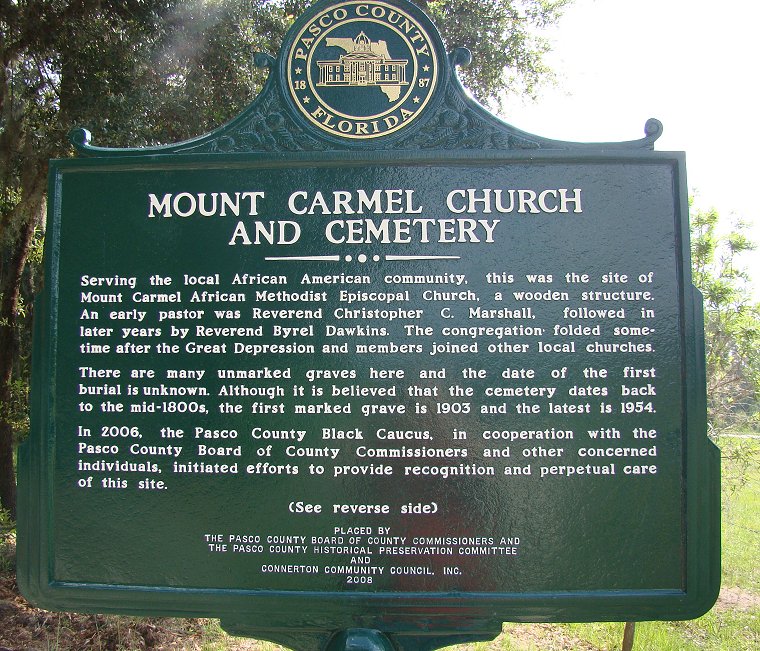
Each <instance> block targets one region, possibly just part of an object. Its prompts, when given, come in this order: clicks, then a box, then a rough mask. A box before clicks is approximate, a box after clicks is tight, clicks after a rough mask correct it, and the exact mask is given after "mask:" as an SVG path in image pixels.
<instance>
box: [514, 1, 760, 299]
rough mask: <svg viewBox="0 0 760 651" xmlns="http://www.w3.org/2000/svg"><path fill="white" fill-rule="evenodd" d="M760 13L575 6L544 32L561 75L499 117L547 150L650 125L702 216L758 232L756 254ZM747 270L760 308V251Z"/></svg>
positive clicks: (653, 4) (731, 7)
mask: <svg viewBox="0 0 760 651" xmlns="http://www.w3.org/2000/svg"><path fill="white" fill-rule="evenodd" d="M759 30H760V2H758V1H757V0H721V1H720V2H716V1H715V0H575V2H574V3H573V4H572V5H571V6H570V7H568V8H567V9H566V10H565V13H564V16H563V18H562V19H561V20H560V21H559V23H558V24H557V25H556V26H554V27H552V28H550V29H549V30H545V31H544V32H542V35H544V36H545V37H546V38H548V39H549V41H550V43H551V44H552V50H553V51H552V53H551V54H550V55H549V56H548V58H547V63H549V65H550V66H551V68H552V69H553V70H554V71H555V74H556V75H557V83H556V85H555V86H554V87H544V88H543V89H542V90H541V91H540V92H539V96H538V99H537V101H536V102H531V101H530V100H521V99H519V98H518V99H514V98H511V97H510V98H509V99H508V101H507V103H506V104H505V108H504V110H503V111H502V112H501V115H500V117H502V118H503V119H504V120H505V121H507V122H508V123H510V124H512V125H513V126H515V127H517V128H519V129H522V130H524V131H528V132H530V133H534V134H537V135H540V136H544V137H548V138H556V139H559V140H571V141H580V142H596V141H598V142H604V141H622V140H634V139H637V138H641V137H643V136H644V124H645V122H646V121H647V119H648V118H650V117H654V118H657V119H658V120H660V121H661V122H662V123H663V125H664V131H663V135H662V136H661V137H660V139H659V140H658V141H657V143H656V144H655V149H656V150H657V151H685V152H686V169H687V180H688V186H689V189H690V193H691V194H694V195H695V197H696V203H697V206H698V207H701V208H710V207H715V208H717V209H718V211H719V212H720V214H721V217H724V218H726V220H728V219H727V218H728V217H729V216H731V215H735V216H736V217H741V218H742V219H743V220H744V221H746V222H748V223H750V224H751V229H750V231H749V234H750V236H751V237H752V239H753V240H754V241H755V242H756V243H758V245H760V195H759V193H758V190H760V178H758V173H757V170H758V167H760V162H759V161H760V131H758V120H759V114H760V107H759V106H758V105H759V104H760V101H759V98H760V75H758V66H760V31H759ZM744 263H745V264H746V265H747V267H748V268H749V270H750V273H751V274H752V277H753V279H754V288H755V295H756V297H757V298H758V300H760V251H755V252H753V253H751V254H747V255H746V256H745V257H744Z"/></svg>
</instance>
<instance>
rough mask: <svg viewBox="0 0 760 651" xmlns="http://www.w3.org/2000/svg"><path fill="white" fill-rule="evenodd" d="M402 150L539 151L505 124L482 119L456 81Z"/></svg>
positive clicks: (536, 146)
mask: <svg viewBox="0 0 760 651" xmlns="http://www.w3.org/2000/svg"><path fill="white" fill-rule="evenodd" d="M403 146H404V147H409V146H413V147H416V148H421V149H445V150H453V149H460V150H474V149H475V150H476V149H490V150H505V149H538V148H540V147H541V144H540V142H539V141H538V140H532V139H530V138H526V137H522V136H520V135H518V134H516V133H513V132H511V131H510V130H509V129H508V126H507V125H502V124H499V123H496V122H495V121H494V120H489V119H487V118H486V117H485V113H484V111H483V110H482V109H481V110H480V111H478V110H476V109H475V108H473V106H471V105H470V103H469V102H468V101H466V100H465V99H464V96H463V95H462V93H461V91H460V89H459V88H458V82H454V83H449V85H448V88H447V90H446V96H445V99H444V101H443V103H442V104H441V106H440V107H438V110H437V111H436V113H435V114H434V115H433V116H431V118H430V119H429V120H428V121H427V123H426V124H425V125H424V126H423V127H422V128H421V129H420V130H419V131H418V132H417V133H416V134H415V135H414V136H413V137H412V138H410V139H408V140H407V141H405V142H404V143H403Z"/></svg>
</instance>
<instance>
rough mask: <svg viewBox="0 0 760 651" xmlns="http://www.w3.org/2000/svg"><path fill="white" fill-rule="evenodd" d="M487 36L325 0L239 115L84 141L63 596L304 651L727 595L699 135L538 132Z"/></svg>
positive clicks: (52, 478)
mask: <svg viewBox="0 0 760 651" xmlns="http://www.w3.org/2000/svg"><path fill="white" fill-rule="evenodd" d="M465 58H466V56H465V55H464V54H463V53H461V52H457V53H455V54H453V55H452V56H451V58H450V59H449V58H448V57H447V56H446V55H445V53H444V50H443V46H442V43H441V40H440V37H439V35H438V33H437V31H436V30H435V28H434V27H433V25H432V24H431V23H430V22H429V21H428V19H427V18H426V17H425V16H424V14H422V13H421V12H420V11H419V10H418V9H417V8H415V7H414V6H413V5H411V4H408V3H406V2H403V1H401V0H398V1H393V2H390V1H389V2H353V1H349V2H337V3H336V2H320V3H317V4H315V5H314V6H313V7H312V8H311V9H310V10H309V11H308V12H307V13H306V14H305V15H304V16H303V17H302V18H300V19H299V20H298V21H297V22H296V24H295V25H294V27H293V28H292V30H291V32H290V35H289V37H288V38H287V39H286V42H285V44H284V45H283V49H282V52H281V54H280V58H279V59H278V60H277V61H274V60H268V61H266V64H267V65H269V67H270V68H271V73H270V78H269V81H268V83H267V85H266V87H265V89H264V91H263V93H262V95H261V96H260V98H259V99H258V100H256V101H255V102H254V103H253V104H252V105H251V106H250V107H249V108H248V109H247V110H246V111H245V112H244V113H243V114H242V115H240V116H239V117H238V118H237V119H235V120H233V121H232V122H230V123H229V124H227V125H225V126H223V127H221V128H220V129H218V130H217V131H215V132H213V133H211V134H209V135H207V136H204V137H202V138H199V139H197V140H193V141H189V142H184V143H180V144H177V145H171V146H166V147H158V148H153V149H140V150H131V149H128V150H117V149H103V148H97V147H94V146H92V145H90V144H89V138H88V137H87V134H85V133H81V134H75V137H74V142H75V144H76V145H77V149H78V151H79V153H80V157H79V158H76V159H71V160H60V161H53V162H52V163H51V174H50V200H49V206H50V212H49V225H48V236H47V243H46V246H47V251H46V273H47V277H46V286H45V292H44V295H43V296H41V297H40V299H39V303H38V307H37V312H36V314H37V333H36V339H35V367H34V371H35V373H34V397H33V404H34V409H33V433H32V436H31V438H30V441H29V442H28V443H27V444H26V445H25V447H24V448H23V449H22V451H21V456H20V461H19V480H20V513H21V520H20V523H19V548H18V553H19V573H18V577H19V583H20V585H21V586H22V589H23V590H24V592H25V594H26V595H28V596H29V597H30V598H31V599H32V600H33V601H35V602H36V603H39V604H41V605H43V606H45V607H48V608H52V609H62V610H85V611H109V612H123V613H144V614H174V615H185V616H199V615H210V616H217V617H221V618H222V622H223V624H224V625H225V626H226V627H227V628H228V629H229V630H231V631H233V632H236V633H239V634H248V635H252V636H256V637H260V638H267V639H272V640H276V641H279V642H282V643H284V644H287V645H290V646H292V647H296V648H304V649H306V648H313V647H317V646H320V647H321V646H325V645H326V644H328V643H329V641H330V640H331V639H332V640H333V642H332V645H333V647H334V648H340V647H342V646H345V645H346V644H371V645H373V646H375V647H377V646H378V645H379V646H383V645H385V646H386V648H390V647H392V646H396V647H398V648H404V647H410V648H411V647H414V646H420V645H422V646H424V647H425V648H433V647H435V646H440V645H443V644H448V643H452V642H455V641H458V640H472V639H488V638H490V637H493V636H495V635H496V634H497V633H498V632H499V630H500V625H501V622H502V621H505V620H512V621H579V620H622V619H626V620H634V619H635V620H638V619H675V618H690V617H694V616H697V615H699V614H701V613H703V612H705V611H706V610H707V609H708V608H709V607H710V606H711V605H712V603H713V602H714V600H715V597H716V594H717V590H718V576H719V542H718V534H719V504H718V495H719V467H718V454H717V451H716V449H715V448H714V446H712V445H711V444H710V443H709V441H708V439H707V437H706V424H705V399H704V391H705V389H704V368H703V353H702V348H703V336H702V331H701V320H702V319H701V313H700V307H699V306H700V298H699V296H698V294H697V293H696V292H695V290H693V288H692V286H691V283H690V273H689V243H688V242H689V240H688V225H687V202H686V181H685V168H684V159H683V155H682V154H677V153H664V152H654V151H652V149H653V143H654V141H655V140H656V139H657V137H658V136H659V132H660V125H659V123H657V122H656V121H650V122H649V123H648V124H647V134H646V136H645V138H643V139H642V140H639V141H634V142H627V143H610V144H600V145H584V144H577V143H566V142H559V141H553V140H548V139H545V138H541V137H539V136H535V135H532V134H527V133H524V132H521V131H518V130H517V129H514V128H513V127H511V126H509V125H507V124H504V123H502V122H501V121H499V120H497V119H496V118H495V117H493V116H492V115H490V114H488V113H487V112H486V111H485V110H484V109H482V108H481V107H479V106H478V105H476V104H475V103H474V102H472V101H471V100H470V99H468V98H467V97H466V95H465V94H464V92H463V91H462V89H461V87H460V86H459V84H458V81H457V79H456V77H455V74H454V72H453V67H454V65H455V64H457V63H458V62H460V61H462V60H464V59H465ZM452 64H454V65H452ZM373 631H374V632H373ZM388 645H390V646H388Z"/></svg>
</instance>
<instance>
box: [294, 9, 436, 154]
mask: <svg viewBox="0 0 760 651" xmlns="http://www.w3.org/2000/svg"><path fill="white" fill-rule="evenodd" d="M286 76H287V86H288V89H289V91H290V96H291V99H292V100H293V102H294V104H295V106H296V107H297V108H298V110H299V111H300V112H301V113H302V114H303V116H304V117H305V118H306V119H307V120H309V122H311V123H312V124H314V125H316V126H317V127H319V128H320V129H321V130H322V131H324V132H327V133H330V134H333V135H335V136H338V137H343V138H352V139H366V138H377V137H381V136H386V135H389V134H392V133H395V132H397V131H399V130H400V129H403V128H404V127H406V126H407V125H409V124H410V123H411V122H413V121H414V120H415V119H416V118H417V117H418V116H419V115H420V114H421V113H422V111H423V109H424V108H425V107H426V106H427V105H428V104H429V102H430V100H431V98H432V97H433V95H434V93H435V90H436V88H437V86H438V80H439V69H438V58H437V53H436V51H435V46H434V43H433V41H432V39H431V37H430V34H429V33H428V31H427V30H426V28H425V27H424V26H423V25H422V24H421V22H420V21H419V20H417V19H415V18H414V16H412V15H411V14H410V13H408V12H407V11H405V10H403V9H401V8H399V7H397V6H394V5H391V4H388V3H385V2H345V3H341V4H338V5H333V6H331V7H329V8H327V9H325V10H323V11H322V12H321V13H318V14H316V15H315V16H313V17H312V18H311V19H310V20H308V21H307V22H306V23H305V25H304V26H303V27H302V28H301V29H300V30H299V31H298V33H297V35H296V38H295V39H294V41H293V42H292V45H291V46H290V49H289V51H288V55H287V59H286Z"/></svg>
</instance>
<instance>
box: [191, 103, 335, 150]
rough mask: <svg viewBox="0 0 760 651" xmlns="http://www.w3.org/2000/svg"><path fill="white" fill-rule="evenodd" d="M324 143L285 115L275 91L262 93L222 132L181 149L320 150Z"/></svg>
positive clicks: (323, 147)
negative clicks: (258, 99) (238, 118)
mask: <svg viewBox="0 0 760 651" xmlns="http://www.w3.org/2000/svg"><path fill="white" fill-rule="evenodd" d="M325 149H326V146H325V145H324V144H323V143H322V142H320V141H319V140H317V139H316V138H312V137H311V136H309V135H307V134H306V133H304V131H303V129H301V128H300V127H298V126H297V125H296V124H295V122H294V121H293V120H292V119H291V118H290V117H289V116H288V115H287V113H286V112H285V108H284V106H283V104H282V100H281V98H280V94H279V93H278V92H276V91H273V92H270V93H268V94H266V95H264V96H263V97H262V98H261V100H260V101H258V102H256V103H254V104H253V105H251V106H250V107H249V109H248V111H246V112H245V113H243V115H241V118H240V120H238V121H237V122H236V123H232V124H231V125H230V127H229V128H228V129H227V130H226V131H225V133H224V134H223V135H220V136H218V137H216V138H213V137H212V138H211V139H209V140H207V141H206V142H203V143H199V144H197V145H195V146H192V147H188V148H182V149H181V150H180V151H182V152H190V151H192V152H198V153H214V154H227V153H246V152H257V151H258V152H300V151H324V150H325Z"/></svg>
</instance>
